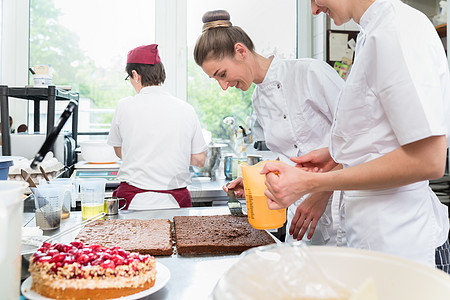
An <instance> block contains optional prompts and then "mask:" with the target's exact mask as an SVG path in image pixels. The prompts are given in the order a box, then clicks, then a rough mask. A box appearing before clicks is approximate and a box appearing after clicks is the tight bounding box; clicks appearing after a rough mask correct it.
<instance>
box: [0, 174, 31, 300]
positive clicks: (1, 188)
mask: <svg viewBox="0 0 450 300" xmlns="http://www.w3.org/2000/svg"><path fill="white" fill-rule="evenodd" d="M26 187H27V184H26V183H24V182H19V181H0V291H1V293H2V294H1V298H2V299H19V296H20V293H19V289H20V274H21V273H20V272H21V260H20V245H21V231H22V221H23V193H24V191H25V188H26Z"/></svg>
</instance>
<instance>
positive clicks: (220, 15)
mask: <svg viewBox="0 0 450 300" xmlns="http://www.w3.org/2000/svg"><path fill="white" fill-rule="evenodd" d="M202 21H203V24H206V23H209V22H213V21H228V22H229V21H230V14H229V13H228V12H227V11H226V10H212V11H207V12H205V14H204V15H203V18H202Z"/></svg>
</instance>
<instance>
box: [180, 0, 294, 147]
mask: <svg viewBox="0 0 450 300" xmlns="http://www.w3.org/2000/svg"><path fill="white" fill-rule="evenodd" d="M216 9H225V10H227V11H228V12H229V13H230V16H231V22H232V24H233V25H237V26H239V27H241V28H242V29H243V30H244V31H245V32H246V33H247V34H248V35H249V36H250V38H251V39H252V41H253V43H254V45H255V50H256V52H257V53H259V54H261V55H263V56H265V57H268V56H270V55H273V54H276V55H277V56H279V57H281V58H296V46H297V31H296V29H297V26H296V24H297V15H296V12H297V9H296V1H295V0H289V1H277V2H274V1H270V0H249V1H239V0H230V1H226V2H224V1H217V0H210V1H201V0H189V2H188V6H187V49H188V57H187V59H188V67H187V68H188V71H187V78H188V80H187V99H188V102H189V103H191V104H192V105H193V106H194V108H195V109H196V111H197V114H198V115H199V118H200V121H201V123H202V126H203V127H204V128H205V129H207V130H209V131H211V133H212V136H213V138H216V139H222V140H227V139H229V138H231V137H230V136H229V134H230V131H229V130H228V129H229V128H227V125H226V124H224V123H223V119H224V118H226V117H229V116H231V117H233V118H234V119H235V122H236V123H237V125H242V126H244V127H245V125H246V123H247V118H248V117H249V116H251V114H252V111H253V110H252V105H251V96H252V93H253V90H254V88H255V85H254V84H253V85H252V87H251V88H250V89H249V90H247V91H246V92H243V91H241V90H238V89H235V88H229V89H228V90H227V91H225V92H224V91H222V89H221V87H220V86H219V84H218V83H217V81H216V80H215V79H211V78H209V77H208V76H207V75H206V74H205V73H204V72H203V71H202V69H201V68H200V67H199V66H197V65H196V63H195V61H194V58H193V51H194V46H195V42H196V40H197V38H198V36H199V35H200V34H201V31H202V26H203V23H202V16H203V14H204V13H205V12H206V11H209V10H216Z"/></svg>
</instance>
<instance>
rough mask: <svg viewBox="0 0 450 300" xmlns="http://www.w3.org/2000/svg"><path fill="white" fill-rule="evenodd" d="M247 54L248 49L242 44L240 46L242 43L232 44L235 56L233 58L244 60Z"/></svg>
mask: <svg viewBox="0 0 450 300" xmlns="http://www.w3.org/2000/svg"><path fill="white" fill-rule="evenodd" d="M247 53H248V49H247V47H245V45H244V44H242V43H236V44H234V54H235V56H237V57H240V58H246V57H247Z"/></svg>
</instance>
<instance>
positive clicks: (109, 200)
mask: <svg viewBox="0 0 450 300" xmlns="http://www.w3.org/2000/svg"><path fill="white" fill-rule="evenodd" d="M121 200H122V201H125V204H124V205H123V206H122V207H119V205H120V201H121ZM125 206H127V199H125V198H117V197H106V198H105V213H106V215H107V216H114V215H117V214H119V210H122V209H123V208H124V207H125Z"/></svg>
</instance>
